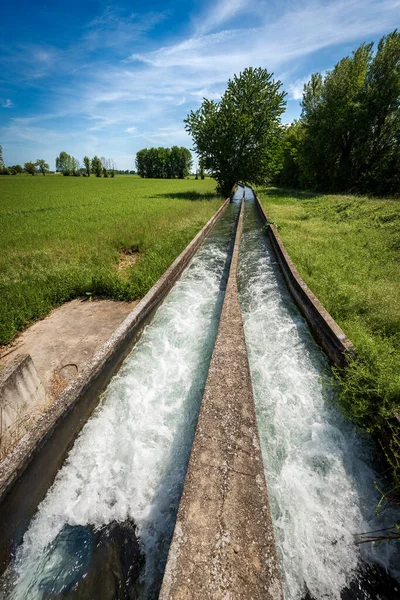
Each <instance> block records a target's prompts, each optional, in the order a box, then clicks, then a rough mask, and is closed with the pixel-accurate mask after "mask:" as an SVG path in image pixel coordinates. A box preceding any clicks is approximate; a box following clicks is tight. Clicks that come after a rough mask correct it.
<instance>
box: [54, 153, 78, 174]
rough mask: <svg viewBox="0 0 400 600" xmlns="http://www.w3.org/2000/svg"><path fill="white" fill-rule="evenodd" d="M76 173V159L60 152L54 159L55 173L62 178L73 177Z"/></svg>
mask: <svg viewBox="0 0 400 600" xmlns="http://www.w3.org/2000/svg"><path fill="white" fill-rule="evenodd" d="M76 171H77V161H76V158H74V157H73V156H70V155H69V154H67V153H66V152H60V155H59V156H57V158H56V172H58V173H62V174H63V175H64V176H69V175H75V174H76Z"/></svg>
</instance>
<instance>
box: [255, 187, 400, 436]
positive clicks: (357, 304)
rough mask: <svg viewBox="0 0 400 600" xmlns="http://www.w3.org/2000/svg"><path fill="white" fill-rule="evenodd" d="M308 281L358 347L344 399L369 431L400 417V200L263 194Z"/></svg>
mask: <svg viewBox="0 0 400 600" xmlns="http://www.w3.org/2000/svg"><path fill="white" fill-rule="evenodd" d="M259 195H260V199H261V201H262V203H263V206H264V207H265V209H266V212H267V215H268V217H269V219H270V220H271V221H272V222H274V223H275V224H276V225H277V227H278V231H279V234H280V235H281V237H282V240H283V242H284V244H285V246H286V248H287V250H288V252H289V254H290V256H291V258H292V259H293V261H294V263H295V264H296V267H297V268H298V270H299V272H300V274H301V276H302V277H303V279H304V280H305V281H306V283H307V284H308V285H309V287H310V288H311V289H312V291H313V292H314V293H315V294H316V295H317V297H318V298H319V299H320V300H321V302H322V303H323V304H324V306H325V307H326V309H327V310H328V311H329V312H330V313H331V315H332V316H333V317H334V319H335V320H336V321H337V322H338V323H339V325H340V326H341V327H342V329H343V330H344V331H345V333H346V334H347V335H348V337H349V338H350V339H351V341H352V342H353V343H354V345H355V347H356V350H357V353H358V355H359V359H358V360H356V361H354V362H353V363H351V364H350V365H349V369H348V372H347V376H346V378H345V379H342V394H341V402H342V405H343V407H344V409H345V411H346V412H347V414H349V415H350V416H351V417H352V418H353V419H354V420H355V421H356V422H358V423H359V424H360V425H362V426H363V427H366V428H367V429H370V430H379V428H380V427H383V426H385V424H386V419H387V418H388V417H391V416H393V413H395V412H397V413H398V412H400V369H399V365H400V202H399V201H396V200H379V199H371V198H361V197H356V196H336V195H330V196H324V195H317V194H307V193H303V192H292V191H287V190H279V189H276V188H269V189H268V188H267V189H261V190H259Z"/></svg>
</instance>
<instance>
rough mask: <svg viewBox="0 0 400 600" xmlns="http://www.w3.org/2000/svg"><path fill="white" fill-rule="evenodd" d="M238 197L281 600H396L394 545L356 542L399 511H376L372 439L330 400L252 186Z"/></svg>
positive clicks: (322, 359)
mask: <svg viewBox="0 0 400 600" xmlns="http://www.w3.org/2000/svg"><path fill="white" fill-rule="evenodd" d="M245 198H246V204H245V216H244V228H243V235H242V240H241V247H240V259H239V272H238V277H239V293H240V299H241V308H242V314H243V321H244V328H245V337H246V345H247V349H248V356H249V363H250V371H251V377H252V383H253V390H254V397H255V403H256V413H257V421H258V427H259V433H260V439H261V447H262V452H263V460H264V467H265V474H266V480H267V486H268V491H269V496H270V503H271V509H272V518H273V523H274V530H275V536H276V542H277V549H278V554H279V558H280V564H281V570H282V573H283V579H284V594H285V600H301V599H302V598H304V597H306V595H307V594H308V596H307V597H308V598H310V597H311V598H313V599H315V600H322V599H325V598H326V599H328V598H329V599H332V600H333V599H335V600H336V599H340V598H341V597H342V598H349V599H350V598H353V599H356V598H357V599H365V600H367V599H370V600H375V599H377V598H399V597H400V585H399V584H397V583H396V582H395V581H394V580H391V579H390V577H386V575H385V573H386V570H388V572H390V573H391V574H392V575H395V576H397V577H399V576H400V552H399V551H397V552H396V545H395V543H393V542H392V543H383V544H382V545H380V546H378V545H376V544H375V545H374V544H366V545H362V546H361V547H359V546H357V545H356V544H355V541H356V539H357V536H356V534H357V533H360V532H364V531H371V530H376V529H380V528H384V527H388V526H393V524H394V523H396V522H398V518H399V515H398V512H397V514H395V513H394V511H392V512H391V511H385V512H384V513H383V514H382V515H381V516H380V517H376V516H375V507H376V505H377V502H378V501H379V498H380V495H379V493H378V492H377V490H376V488H375V485H374V482H375V481H377V479H378V476H377V474H376V472H375V471H374V469H373V466H372V464H373V457H374V453H373V447H372V444H371V441H370V440H369V439H367V438H365V437H361V436H360V435H359V434H358V433H357V432H356V431H355V429H354V428H353V427H352V426H351V425H349V423H347V422H346V421H345V420H344V418H343V417H342V415H341V414H340V413H339V411H338V410H337V408H336V407H335V405H334V402H333V400H334V390H333V387H332V382H331V377H332V376H331V371H330V368H329V364H328V360H327V358H326V356H325V354H324V353H323V352H322V350H321V349H320V347H319V346H318V345H317V344H316V342H315V341H314V339H313V337H312V335H311V333H310V330H309V328H308V325H307V323H306V321H305V319H304V318H303V317H302V316H301V314H300V312H299V310H298V309H297V307H296V306H295V304H294V302H293V300H292V298H291V296H290V294H289V292H288V289H287V287H286V284H285V281H284V279H283V275H282V273H281V271H280V269H279V266H278V264H277V260H276V257H275V254H274V251H273V249H272V247H271V244H270V242H269V240H268V238H267V236H266V235H265V233H264V232H263V229H262V228H263V223H262V221H261V217H260V214H259V211H258V209H257V207H256V205H255V202H254V196H253V192H252V191H251V189H249V188H246V195H245ZM384 468H386V467H384ZM381 485H382V487H383V486H384V484H383V483H382V484H381ZM366 565H379V566H381V567H382V569H381V570H379V571H376V569H375V568H371V567H366Z"/></svg>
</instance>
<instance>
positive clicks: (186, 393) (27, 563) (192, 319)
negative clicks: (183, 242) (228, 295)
mask: <svg viewBox="0 0 400 600" xmlns="http://www.w3.org/2000/svg"><path fill="white" fill-rule="evenodd" d="M238 210H239V203H238V200H237V201H235V202H234V203H233V204H230V205H229V206H228V207H227V209H226V211H225V213H224V215H223V216H222V218H221V219H220V220H219V221H218V223H217V224H216V225H215V226H214V228H213V230H212V231H211V233H210V234H209V236H208V237H207V238H206V240H205V241H204V243H203V245H202V246H201V248H200V249H199V250H198V252H197V253H196V255H195V257H194V258H193V259H192V261H191V263H190V265H189V267H188V268H187V269H186V270H185V272H184V274H183V275H182V277H181V278H180V280H179V281H178V282H177V283H176V284H175V285H174V287H173V289H172V291H171V292H170V293H169V295H168V296H167V298H166V299H165V301H164V302H163V303H162V305H161V306H160V307H159V309H158V310H157V312H156V314H155V316H154V317H153V319H152V321H151V323H150V324H149V325H148V326H147V327H146V328H145V329H144V331H143V334H142V336H141V338H140V340H139V342H138V343H137V344H136V346H135V347H134V349H133V350H132V352H131V353H130V355H129V356H128V357H127V358H126V360H125V361H124V363H123V365H122V367H121V369H120V371H119V372H118V374H117V375H116V376H115V377H114V378H113V379H112V380H111V382H110V384H109V386H108V388H107V390H106V392H105V393H104V395H103V397H102V399H101V401H100V404H99V406H98V407H97V409H96V410H95V412H94V414H93V416H92V417H91V419H90V420H89V421H88V422H87V424H86V426H85V427H84V428H83V430H82V432H81V434H80V435H79V437H78V438H77V440H76V442H75V444H74V447H73V449H72V450H71V452H70V453H69V456H68V458H67V460H66V462H65V463H64V465H63V467H62V468H61V470H60V471H59V473H58V475H57V477H56V480H55V482H54V484H53V486H52V487H51V489H50V490H49V492H48V493H47V496H46V498H45V499H44V501H43V502H42V503H41V504H40V506H39V508H38V511H37V514H36V516H35V517H34V518H33V520H32V522H31V524H30V526H29V528H28V530H27V532H26V534H25V536H24V539H23V543H22V545H21V547H20V548H19V549H18V551H17V554H16V558H15V560H14V562H13V564H12V565H11V566H10V568H9V569H8V571H7V572H6V574H5V576H3V580H2V584H1V583H0V589H1V588H2V592H0V597H1V598H4V599H5V598H9V599H13V600H44V599H48V598H70V597H71V598H86V600H89V599H94V598H96V600H102V598H104V599H107V600H108V599H110V600H111V599H112V598H137V597H138V596H139V597H141V598H146V599H149V598H157V596H158V590H159V586H160V584H161V579H162V574H163V571H164V566H165V561H166V557H167V553H168V548H169V544H170V540H171V537H172V533H173V527H174V523H175V519H176V512H177V508H178V504H179V498H180V495H181V491H182V487H183V482H184V477H185V473H186V468H187V463H188V460H189V456H190V450H191V446H192V442H193V436H194V431H195V426H196V422H197V417H198V412H199V408H200V403H201V398H202V395H203V390H204V386H205V381H206V378H207V372H208V366H209V362H210V360H211V354H212V349H213V345H214V341H215V336H216V332H217V328H218V322H219V316H220V312H221V308H222V302H223V297H224V291H225V285H226V280H227V275H228V273H229V264H230V258H231V252H232V245H233V239H234V232H235V226H236V222H237V216H238ZM116 524H121V525H120V526H118V527H117V528H116ZM132 524H134V525H135V526H136V529H135V527H134V526H133V525H132ZM99 537H100V539H99ZM136 538H138V540H139V544H140V550H139V549H138V548H137V542H136ZM121 543H122V546H126V548H125V550H126V551H124V550H123V554H125V555H124V556H122V557H121V556H120V547H121ZM138 550H139V552H138ZM116 554H118V556H117V557H116ZM142 558H143V559H144V560H142ZM126 562H128V563H134V566H135V568H134V572H132V569H130V565H129V564H128V565H125V563H126ZM91 564H92V565H93V566H91ZM88 569H89V571H91V570H94V571H95V572H94V574H93V576H92V575H91V573H90V574H89V576H86V577H85V579H84V580H83V581H81V579H82V575H83V574H84V573H86V572H87V571H88ZM105 573H106V574H105ZM79 582H80V583H79ZM77 584H78V586H77Z"/></svg>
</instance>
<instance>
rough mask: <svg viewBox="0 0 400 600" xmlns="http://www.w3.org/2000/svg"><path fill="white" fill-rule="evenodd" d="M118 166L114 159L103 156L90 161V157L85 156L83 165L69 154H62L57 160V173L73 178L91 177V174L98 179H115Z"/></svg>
mask: <svg viewBox="0 0 400 600" xmlns="http://www.w3.org/2000/svg"><path fill="white" fill-rule="evenodd" d="M116 169H117V168H116V165H115V162H114V161H113V159H112V158H105V157H104V156H102V157H101V158H99V157H98V156H94V157H93V158H92V159H90V158H89V157H88V156H84V158H83V165H81V163H80V161H79V160H78V159H77V158H75V157H74V156H71V155H70V154H67V152H60V155H59V156H57V158H56V173H62V174H63V175H64V176H67V177H68V176H72V177H79V176H81V175H82V176H84V177H90V175H91V174H93V175H95V176H96V177H102V176H103V177H109V176H110V177H114V175H115V171H116Z"/></svg>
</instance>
